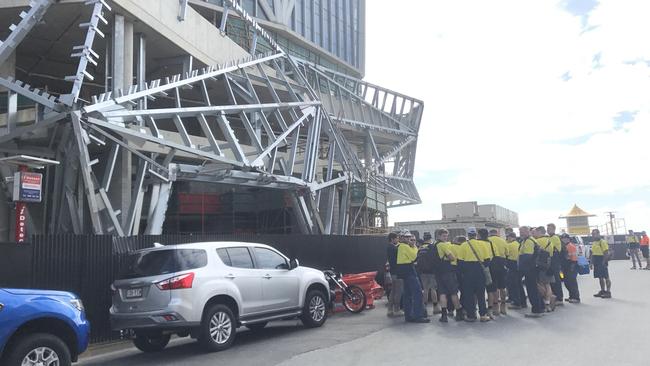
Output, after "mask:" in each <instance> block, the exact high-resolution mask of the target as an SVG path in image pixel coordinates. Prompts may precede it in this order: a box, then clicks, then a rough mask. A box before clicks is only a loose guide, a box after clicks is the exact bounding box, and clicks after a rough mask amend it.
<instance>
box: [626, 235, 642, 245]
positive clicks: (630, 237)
mask: <svg viewBox="0 0 650 366" xmlns="http://www.w3.org/2000/svg"><path fill="white" fill-rule="evenodd" d="M625 242H626V243H628V244H636V243H638V242H639V239H637V238H636V235H627V236H626V237H625Z"/></svg>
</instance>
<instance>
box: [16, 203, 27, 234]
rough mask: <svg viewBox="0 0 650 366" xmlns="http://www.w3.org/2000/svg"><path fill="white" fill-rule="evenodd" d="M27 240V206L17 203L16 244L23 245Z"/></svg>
mask: <svg viewBox="0 0 650 366" xmlns="http://www.w3.org/2000/svg"><path fill="white" fill-rule="evenodd" d="M26 239H27V204H25V203H24V202H16V242H17V243H22V242H24V241H25V240H26Z"/></svg>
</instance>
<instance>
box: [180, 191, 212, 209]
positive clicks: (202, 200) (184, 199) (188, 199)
mask: <svg viewBox="0 0 650 366" xmlns="http://www.w3.org/2000/svg"><path fill="white" fill-rule="evenodd" d="M178 203H179V205H178V206H179V207H178V213H180V214H216V213H219V208H220V204H219V203H220V202H219V195H218V194H215V193H179V194H178Z"/></svg>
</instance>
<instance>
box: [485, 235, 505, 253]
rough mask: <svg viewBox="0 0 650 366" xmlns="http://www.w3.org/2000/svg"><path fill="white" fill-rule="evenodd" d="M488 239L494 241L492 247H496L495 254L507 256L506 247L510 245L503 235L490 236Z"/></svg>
mask: <svg viewBox="0 0 650 366" xmlns="http://www.w3.org/2000/svg"><path fill="white" fill-rule="evenodd" d="M488 240H490V241H491V242H492V247H493V248H494V254H495V255H496V256H497V257H502V258H505V257H506V248H507V246H508V243H506V241H505V240H504V239H503V238H502V237H500V236H498V235H494V236H490V237H489V238H488ZM488 244H489V243H488ZM490 253H491V250H490Z"/></svg>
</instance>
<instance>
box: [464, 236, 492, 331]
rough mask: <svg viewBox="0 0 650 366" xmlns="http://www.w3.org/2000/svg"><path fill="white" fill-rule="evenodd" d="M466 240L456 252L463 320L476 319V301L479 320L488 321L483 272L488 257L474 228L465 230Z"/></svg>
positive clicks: (487, 263)
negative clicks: (461, 282) (463, 312)
mask: <svg viewBox="0 0 650 366" xmlns="http://www.w3.org/2000/svg"><path fill="white" fill-rule="evenodd" d="M467 238H468V240H467V241H466V242H464V243H463V244H461V245H460V248H459V253H458V268H459V269H460V271H461V272H462V280H463V284H462V285H463V296H462V300H463V301H464V303H463V309H464V310H465V321H468V322H475V321H476V305H477V303H478V309H479V315H480V320H481V322H488V321H490V317H489V316H488V314H487V306H486V304H485V284H486V283H485V281H486V278H485V272H484V268H485V266H486V265H489V257H488V256H487V255H486V252H485V249H484V244H482V243H481V242H480V241H479V240H477V232H476V228H473V227H470V228H469V229H468V230H467Z"/></svg>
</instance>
